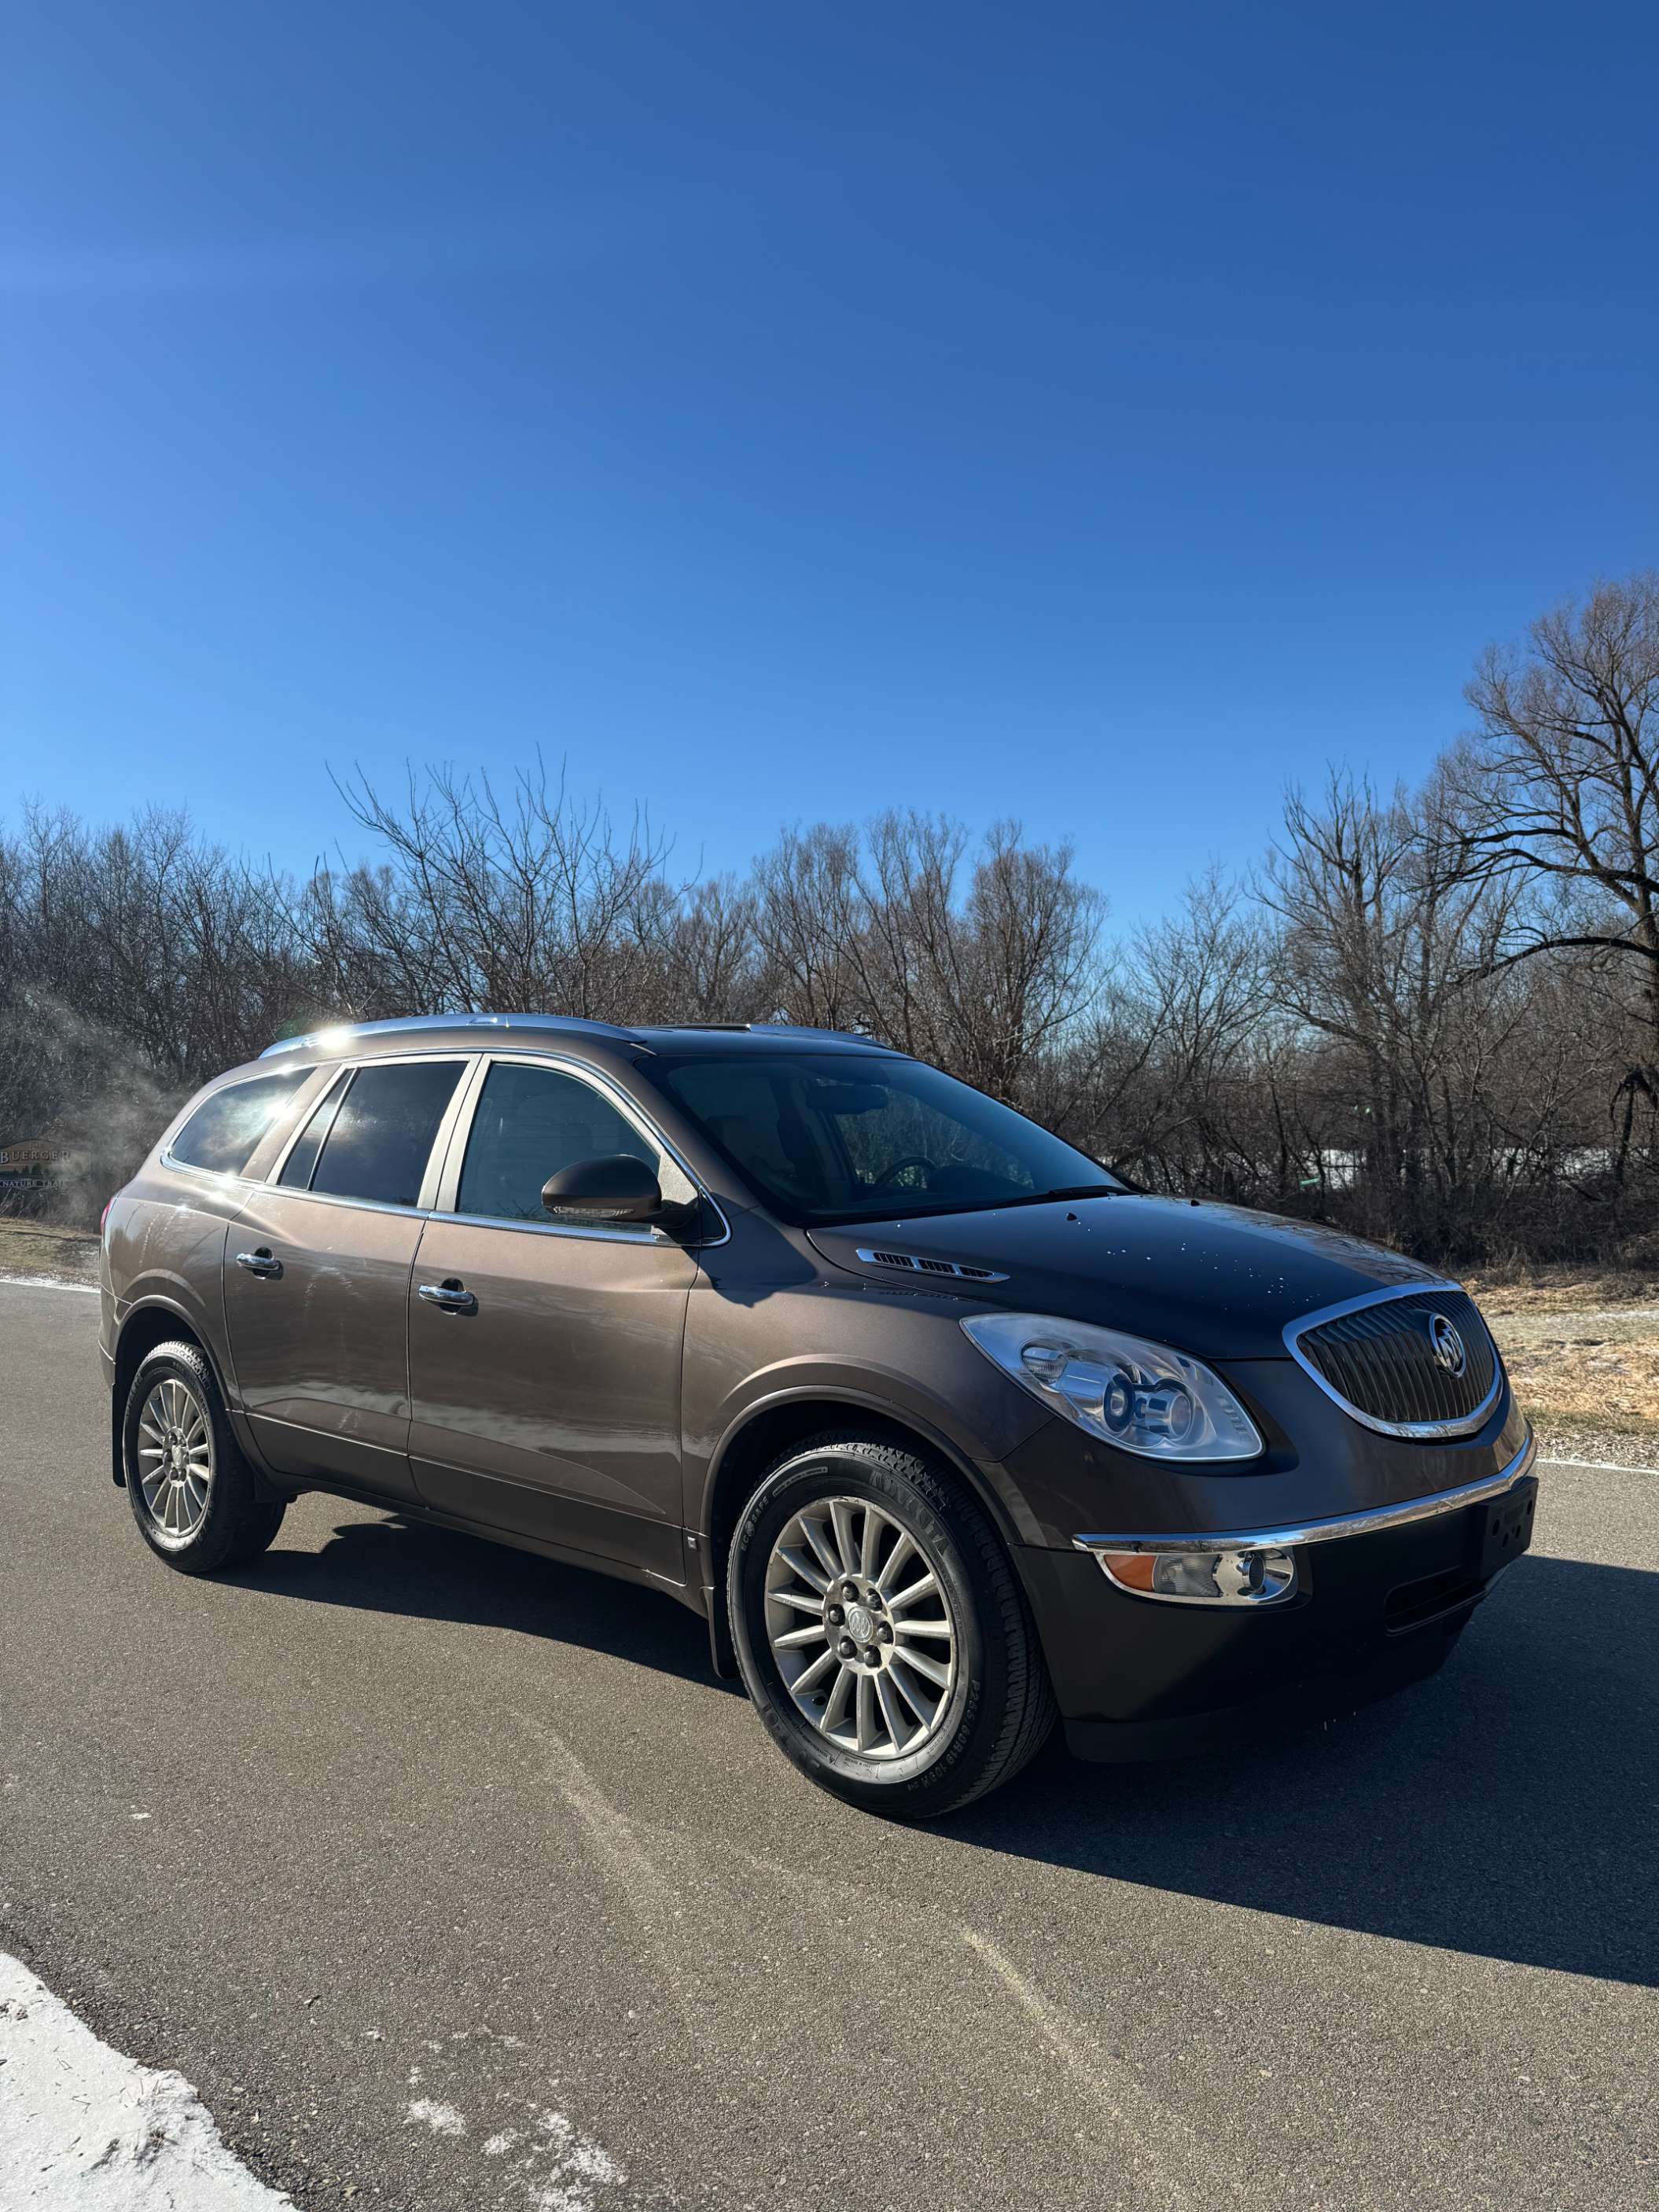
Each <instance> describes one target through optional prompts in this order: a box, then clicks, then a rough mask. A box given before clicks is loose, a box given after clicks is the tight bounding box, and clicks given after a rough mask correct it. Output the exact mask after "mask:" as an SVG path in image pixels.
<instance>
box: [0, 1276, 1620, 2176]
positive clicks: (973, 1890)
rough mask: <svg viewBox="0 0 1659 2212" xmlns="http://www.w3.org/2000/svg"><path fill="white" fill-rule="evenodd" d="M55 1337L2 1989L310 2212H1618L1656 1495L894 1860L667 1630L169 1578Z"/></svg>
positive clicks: (296, 1515) (1034, 1776)
mask: <svg viewBox="0 0 1659 2212" xmlns="http://www.w3.org/2000/svg"><path fill="white" fill-rule="evenodd" d="M94 1320H95V1304H94V1300H93V1299H92V1298H90V1297H87V1296H86V1295H85V1294H84V1293H81V1292H76V1291H52V1290H45V1289H40V1290H36V1289H19V1288H15V1287H0V1437H3V1442H4V1449H3V1454H0V1948H4V1949H9V1950H11V1951H13V1952H15V1953H16V1954H18V1955H20V1956H21V1957H22V1958H23V1959H24V1960H27V1962H28V1963H29V1964H30V1965H31V1966H33V1968H34V1969H35V1971H36V1972H39V1973H40V1974H41V1975H42V1976H43V1977H44V1978H46V1981H47V1982H48V1983H50V1984H52V1987H53V1988H54V1989H56V1990H58V1993H59V1994H60V1995H62V1996H64V1997H65V1998H67V1999H68V2000H69V2001H70V2002H71V2003H72V2004H73V2005H74V2006H75V2008H76V2010H77V2012H79V2013H80V2014H81V2015H82V2017H83V2018H84V2019H86V2020H87V2021H88V2022H89V2023H90V2024H91V2025H92V2026H93V2027H94V2028H95V2029H96V2030H97V2032H98V2033H100V2035H103V2036H104V2037H106V2039H108V2040H109V2041H111V2042H112V2043H114V2044H116V2045H118V2047H119V2048H121V2049H123V2050H125V2051H129V2052H131V2053H132V2054H133V2055H134V2056H135V2057H138V2058H141V2059H143V2060H144V2061H146V2062H148V2063H150V2064H153V2065H172V2066H176V2067H178V2068H179V2069H180V2070H181V2071H182V2072H183V2073H184V2074H185V2075H186V2076H187V2077H188V2078H189V2079H190V2080H191V2081H193V2082H194V2083H195V2084H196V2085H197V2087H198V2088H199V2090H200V2091H201V2093H202V2096H203V2098H204V2100H205V2102H206V2103H207V2105H208V2106H209V2108H210V2110H211V2111H212V2112H213V2113H214V2114H215V2116H216V2118H217V2119H218V2121H219V2123H220V2124H221V2126H222V2129H223V2130H224V2133H225V2135H226V2136H227V2138H228V2140H229V2142H231V2143H232V2145H233V2146H234V2148H235V2149H236V2150H237V2151H238V2152H239V2153H240V2155H241V2156H242V2157H243V2158H245V2159H246V2160H247V2162H248V2163H249V2164H250V2165H251V2166H252V2167H253V2168H254V2170H255V2171H256V2172H258V2173H259V2174H260V2175H262V2176H263V2177H264V2179H267V2180H270V2181H272V2182H274V2183H276V2184H277V2185H280V2186H282V2187H284V2188H286V2189H288V2190H289V2191H292V2192H293V2194H294V2196H295V2199H296V2200H297V2201H298V2202H299V2203H301V2205H305V2206H307V2207H308V2206H311V2205H313V2204H322V2205H329V2204H335V2203H342V2202H345V2201H356V2200H362V2201H366V2202H368V2203H374V2204H385V2205H389V2206H397V2207H408V2208H410V2212H489V2208H493V2207H496V2206H501V2207H511V2208H516V2209H517V2212H523V2208H525V2207H526V2206H539V2207H541V2208H542V2212H620V2208H623V2207H635V2206H641V2207H668V2206H671V2205H678V2206H687V2207H690V2206H712V2207H721V2208H725V2207H739V2206H764V2207H767V2208H773V2207H777V2208H796V2207H799V2208H812V2212H818V2208H823V2212H883V2208H886V2207H892V2208H904V2212H913V2208H915V2212H955V2208H979V2207H991V2206H995V2207H997V2208H1003V2207H1010V2208H1016V2212H1024V2208H1027V2207H1031V2208H1036V2207H1043V2208H1052V2207H1055V2206H1088V2207H1096V2206H1100V2207H1107V2206H1117V2205H1122V2206H1131V2207H1137V2208H1139V2207H1160V2208H1161V2207H1187V2206H1191V2207H1194V2208H1196V2207H1204V2208H1211V2207H1214V2206H1217V2205H1229V2206H1231V2205H1238V2206H1275V2207H1279V2206H1297V2207H1309V2208H1314V2207H1322V2208H1328V2212H1354V2209H1355V2208H1362V2207H1376V2208H1383V2207H1387V2208H1394V2207H1400V2208H1406V2207H1409V2208H1411V2212H1428V2208H1437V2207H1450V2206H1466V2205H1480V2206H1491V2207H1493V2208H1501V2212H1517V2208H1522V2207H1531V2206H1538V2207H1545V2206H1547V2207H1550V2208H1552V2212H1559V2208H1561V2207H1564V2206H1584V2207H1595V2212H1614V2208H1623V2207H1635V2206H1642V2207H1645V2208H1652V2207H1654V2206H1655V2205H1656V2204H1659V2110H1656V2096H1659V1994H1656V1988H1659V1479H1656V1478H1655V1477H1653V1476H1650V1475H1645V1474H1632V1473H1628V1472H1624V1471H1590V1470H1585V1469H1574V1468H1549V1469H1547V1470H1546V1480H1545V1488H1544V1498H1543V1507H1542V1513H1541V1533H1540V1541H1539V1546H1538V1548H1537V1550H1536V1551H1535V1553H1534V1554H1533V1556H1531V1557H1530V1558H1528V1559H1526V1560H1524V1561H1522V1563H1521V1564H1520V1565H1517V1566H1516V1567H1515V1568H1514V1569H1513V1570H1512V1571H1510V1574H1509V1576H1508V1577H1506V1578H1505V1580H1504V1583H1502V1584H1501V1585H1500V1586H1499V1588H1498V1590H1497V1591H1496V1592H1495V1593H1494V1595H1493V1596H1492V1598H1491V1600H1490V1601H1488V1603H1487V1604H1486V1607H1484V1608H1483V1610H1482V1612H1481V1613H1480V1615H1479V1616H1478V1617H1477V1619H1476V1620H1475V1622H1474V1626H1472V1628H1471V1629H1470V1631H1469V1632H1468V1635H1467V1636H1466V1637H1465V1638H1464V1640H1463V1644H1462V1648H1461V1650H1460V1651H1459V1652H1458V1654H1457V1655H1456V1656H1455V1658H1454V1660H1453V1662H1451V1664H1450V1666H1449V1668H1447V1669H1446V1670H1445V1671H1444V1672H1443V1674H1441V1675H1440V1676H1439V1677H1438V1678H1437V1680H1435V1681H1434V1682H1432V1683H1431V1684H1428V1685H1426V1686H1423V1687H1421V1688H1419V1689H1418V1690H1415V1691H1413V1692H1408V1693H1407V1695H1406V1696H1405V1697H1403V1698H1401V1699H1396V1700H1395V1701H1394V1702H1393V1703H1392V1704H1391V1705H1385V1706H1382V1707H1378V1708H1375V1709H1373V1710H1372V1711H1370V1712H1369V1713H1367V1714H1365V1715H1364V1716H1360V1717H1356V1718H1354V1719H1352V1720H1351V1721H1348V1722H1346V1723H1341V1724H1340V1725H1338V1726H1336V1727H1334V1728H1330V1729H1322V1730H1316V1731H1311V1732H1304V1733H1301V1734H1298V1735H1294V1736H1291V1737H1287V1738H1285V1739H1284V1740H1283V1741H1278V1742H1275V1743H1273V1745H1272V1746H1270V1747H1267V1748H1266V1749H1260V1748H1257V1749H1252V1748H1249V1747H1241V1748H1240V1749H1239V1751H1238V1753H1237V1755H1236V1757H1233V1758H1231V1759H1225V1760H1217V1761H1212V1762H1208V1763H1204V1764H1197V1765H1170V1766H1164V1767H1158V1768H1142V1769H1135V1770H1113V1769H1107V1768H1091V1767H1085V1766H1080V1765H1073V1763H1071V1762H1070V1761H1069V1760H1067V1759H1066V1758H1065V1757H1064V1755H1063V1754H1062V1753H1060V1752H1059V1751H1058V1750H1057V1749H1053V1748H1051V1750H1050V1751H1049V1752H1048V1753H1045V1754H1044V1756H1043V1758H1042V1760H1041V1761H1040V1762H1039V1763H1038V1765H1036V1767H1035V1768H1033V1769H1031V1770H1029V1771H1028V1772H1027V1774H1026V1775H1025V1776H1024V1777H1022V1778H1021V1779H1020V1780H1019V1781H1018V1782H1017V1783H1016V1784H1014V1785H1013V1786H1012V1788H1011V1789H1010V1790H1006V1791H1005V1792H1004V1793H1002V1794H1001V1795H1000V1796H997V1797H994V1798H993V1799H991V1800H989V1801H988V1802H985V1803H983V1804H981V1805H980V1806H977V1807H975V1808H970V1809H969V1811H968V1812H967V1813H965V1814H959V1815H957V1817H956V1818H954V1819H953V1820H951V1821H949V1822H947V1823H946V1824H945V1825H944V1826H940V1827H937V1828H934V1829H933V1830H919V1831H912V1830H906V1829H903V1828H899V1827H894V1826H887V1825H884V1824H883V1823H881V1822H878V1821H876V1820H871V1819H869V1818H868V1817H866V1816H862V1815H860V1814H857V1813H854V1812H853V1811H851V1810H850V1809H847V1808H842V1807H841V1806H839V1805H837V1804H836V1803H835V1802H832V1801H831V1800H829V1799H828V1798H826V1797H823V1796H820V1795H818V1794H817V1792H816V1791H814V1790H811V1788H810V1787H809V1786H808V1784H805V1782H804V1781H802V1780H800V1779H799V1778H797V1777H796V1776H795V1775H794V1773H793V1771H792V1770H790V1769H789V1768H788V1767H787V1766H786V1765H784V1764H783V1762H782V1761H781V1759H779V1758H778V1757H777V1755H776V1754H775V1753H774V1752H773V1751H772V1750H771V1749H770V1747H769V1745H768V1744H767V1742H766V1741H765V1740H764V1738H763V1735H762V1733H761V1731H760V1729H759V1728H758V1727H757V1725H756V1724H755V1723H754V1722H753V1720H752V1719H751V1717H750V1713H749V1710H748V1708H747V1706H746V1705H745V1703H744V1700H743V1699H742V1698H741V1697H740V1696H738V1695H737V1694H736V1693H734V1692H732V1690H730V1689H728V1688H726V1687H724V1686H721V1685H720V1684H719V1683H717V1682H716V1681H715V1680H714V1678H713V1677H712V1676H711V1675H710V1674H709V1672H708V1666H707V1663H706V1659H705V1650H706V1646H705V1639H704V1634H703V1631H702V1627H701V1626H700V1624H699V1623H698V1622H696V1620H693V1619H692V1617H691V1616H690V1614H689V1613H683V1612H681V1611H680V1610H679V1609H678V1608H677V1607H675V1606H674V1605H673V1604H672V1603H671V1601H669V1600H667V1599H665V1598H659V1597H657V1596H655V1595H648V1594H645V1593H641V1592H639V1591H636V1590H633V1589H628V1588H626V1587H624V1586H623V1585H622V1584H620V1583H609V1582H606V1581H604V1580H602V1579H600V1578H598V1577H590V1576H586V1575H583V1574H580V1573H577V1572H574V1571H567V1570H564V1569H562V1568H558V1567H555V1566H551V1565H544V1564H543V1563H541V1562H538V1561H536V1560H533V1559H529V1558H527V1557H526V1556H524V1555H523V1554H520V1553H512V1552H507V1551H504V1550H500V1549H497V1548H495V1547H489V1546H484V1545H481V1544H475V1543H472V1542H471V1541H465V1540H462V1539H456V1538H451V1537H448V1536H441V1535H435V1534H429V1533H426V1532H422V1531H418V1530H414V1529H410V1528H405V1527H404V1526H402V1525H401V1524H400V1523H398V1522H397V1521H395V1520H392V1519H390V1518H386V1517H383V1516H377V1515H375V1514H374V1513H371V1512H368V1511H364V1510H359V1509H358V1508H356V1507H355V1506H348V1505H344V1504H339V1503H337V1502H334V1501H331V1500H329V1499H326V1498H307V1499H304V1500H302V1501H301V1504H300V1505H299V1506H298V1507H297V1508H295V1510H292V1511H291V1512H290V1513H289V1517H288V1520H287V1522H286V1523H285V1525H284V1528H283V1533H282V1534H281V1536H280V1537H279V1538H278V1540H277V1545H276V1549H275V1550H273V1551H272V1552H271V1553H270V1554H269V1555H268V1557H267V1558H266V1559H265V1560H264V1562H262V1563H261V1564H260V1565H258V1568H257V1569H255V1570H253V1571H250V1572H247V1573H246V1574H243V1575H240V1576H238V1577H235V1578H234V1579H231V1580H227V1581H223V1582H219V1583H193V1582H191V1581H188V1580H186V1579H185V1578H184V1577H179V1576H175V1575H173V1574H170V1573H169V1572H168V1571H167V1570H166V1569H165V1568H164V1567H162V1566H161V1565H160V1564H159V1563H158V1562H156V1561H155V1559H152V1558H151V1557H150V1556H149V1553H147V1551H146V1550H145V1549H144V1547H143V1545H142V1544H141V1543H140V1541H139V1540H138V1538H137V1534H136V1532H135V1531H134V1529H133V1528H132V1527H131V1522H130V1518H129V1514H128V1508H127V1505H126V1502H125V1498H123V1497H122V1496H121V1494H120V1493H119V1492H118V1491H116V1490H115V1489H114V1488H113V1487H112V1485H111V1484H110V1482H109V1480H108V1477H107V1474H106V1466H105V1445H104V1437H105V1433H106V1431H105V1420H106V1413H105V1403H104V1398H103V1394H102V1389H101V1385H100V1379H99V1374H98V1368H97V1358H96V1350H95V1345H94Z"/></svg>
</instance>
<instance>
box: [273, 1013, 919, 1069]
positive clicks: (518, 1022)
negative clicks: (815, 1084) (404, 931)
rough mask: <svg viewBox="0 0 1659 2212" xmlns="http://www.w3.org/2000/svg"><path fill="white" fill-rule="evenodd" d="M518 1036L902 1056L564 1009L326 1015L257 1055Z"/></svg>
mask: <svg viewBox="0 0 1659 2212" xmlns="http://www.w3.org/2000/svg"><path fill="white" fill-rule="evenodd" d="M492 1035H493V1036H499V1037H502V1038H506V1037H509V1036H511V1037H515V1038H519V1039H521V1040H522V1041H524V1042H526V1043H528V1042H554V1041H562V1042H570V1043H578V1042H581V1041H582V1040H583V1039H586V1040H588V1041H590V1042H592V1043H594V1044H601V1045H611V1046H617V1045H621V1046H629V1045H632V1046H634V1047H635V1048H636V1049H641V1050H644V1051H646V1052H652V1053H658V1052H676V1053H678V1052H696V1053H700V1054H727V1053H732V1054H740V1053H754V1052H757V1051H762V1052H764V1051H776V1049H777V1048H778V1047H779V1046H780V1045H784V1046H787V1045H796V1046H809V1047H811V1049H812V1050H813V1051H815V1052H837V1051H844V1052H848V1053H863V1054H879V1055H881V1056H883V1057H885V1058H888V1059H893V1058H902V1057H903V1056H904V1055H902V1054H895V1053H894V1051H893V1048H892V1047H891V1046H890V1045H885V1044H882V1043H880V1042H878V1040H877V1039H875V1038H874V1037H863V1036H853V1035H851V1034H850V1033H849V1032H848V1031H847V1030H818V1029H808V1028H804V1027H802V1026H800V1025H799V1024H796V1023H793V1022H682V1023H676V1024H658V1023H646V1024H638V1025H635V1024H628V1025H625V1026H624V1025H623V1024H620V1023H617V1022H590V1021H583V1020H581V1019H580V1018H578V1017H576V1016H574V1015H568V1014H408V1015H402V1016H399V1017H398V1018H396V1019H394V1020H392V1021H380V1022H332V1023H330V1024H328V1025H327V1026H326V1027H325V1028H323V1029H318V1030H312V1031H310V1032H309V1033H308V1034H307V1036H295V1037H282V1038H279V1039H278V1040H277V1042H276V1043H275V1044H270V1045H267V1046H266V1047H265V1049H264V1052H263V1053H261V1054H260V1055H259V1057H260V1058H261V1060H273V1059H276V1058H277V1057H278V1056H279V1055H281V1054H286V1053H290V1052H321V1053H324V1054H331V1055H337V1056H340V1057H344V1056H345V1055H347V1054H350V1053H353V1052H355V1051H356V1050H357V1049H358V1048H359V1047H360V1046H361V1045H365V1044H369V1045H372V1044H376V1043H379V1042H382V1041H384V1042H385V1043H386V1046H387V1048H396V1046H397V1044H398V1042H399V1041H400V1040H402V1039H404V1038H417V1039H418V1040H419V1041H420V1042H422V1044H428V1045H442V1044H456V1045H464V1046H465V1047H467V1048H469V1049H471V1050H473V1051H476V1050H477V1049H478V1048H479V1047H480V1046H482V1045H483V1044H485V1043H487V1042H489V1036H492Z"/></svg>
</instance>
